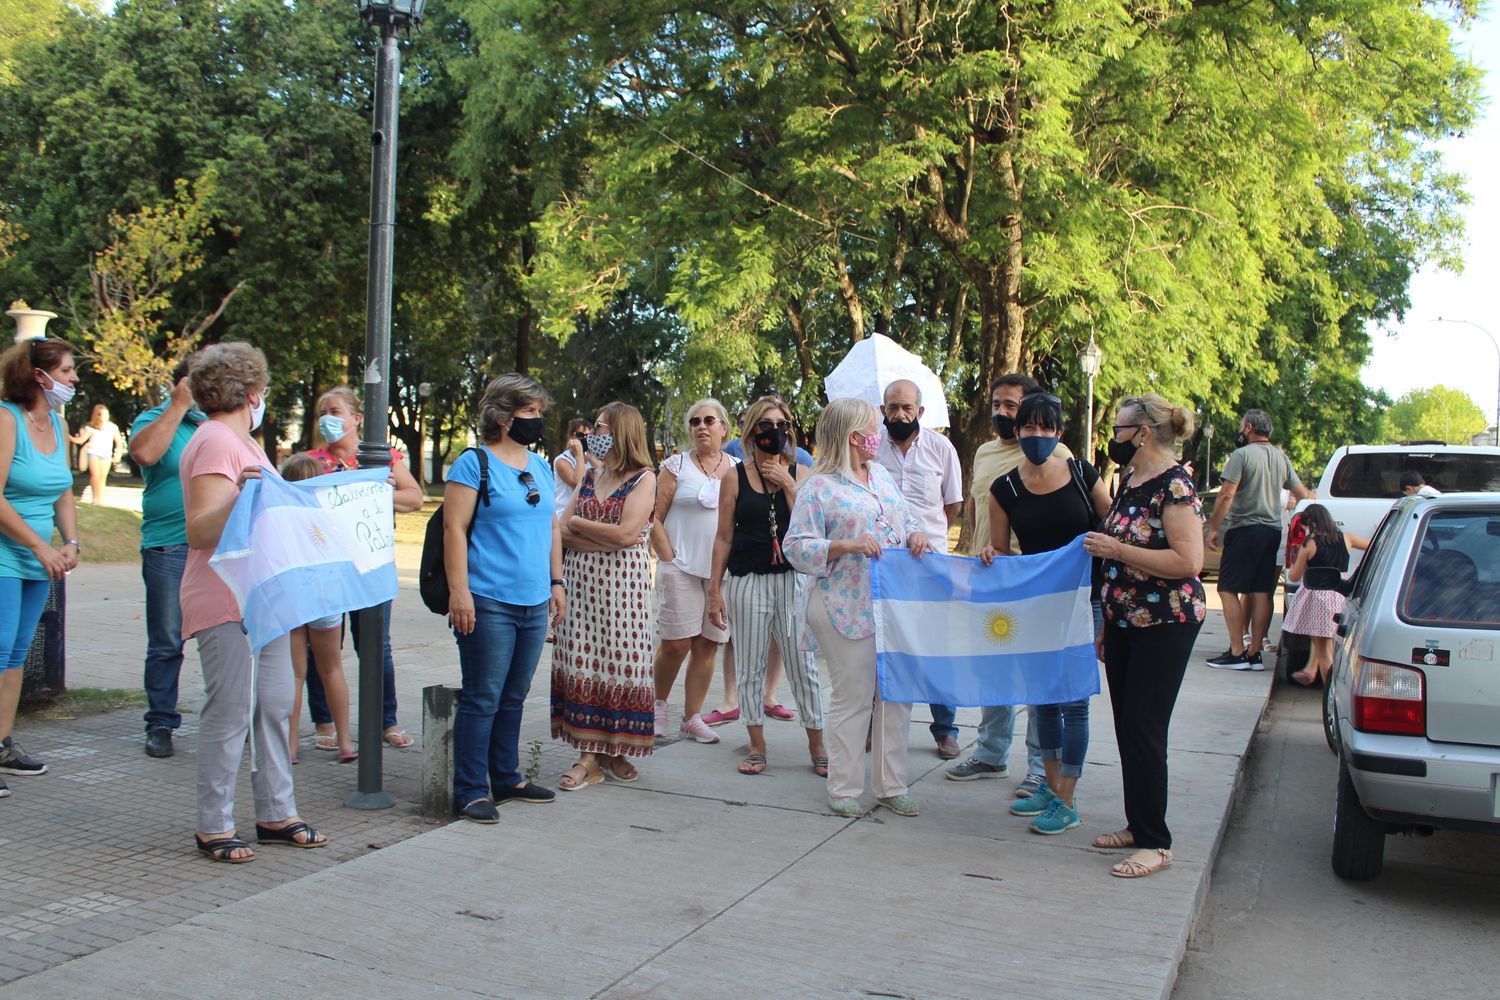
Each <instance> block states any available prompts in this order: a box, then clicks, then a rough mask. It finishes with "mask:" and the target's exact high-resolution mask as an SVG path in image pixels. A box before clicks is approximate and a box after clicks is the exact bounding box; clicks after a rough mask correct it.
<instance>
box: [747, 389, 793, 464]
mask: <svg viewBox="0 0 1500 1000" xmlns="http://www.w3.org/2000/svg"><path fill="white" fill-rule="evenodd" d="M772 410H780V411H781V412H782V413H783V414H785V416H786V419H787V422H788V423H790V424H791V425H792V429H791V431H789V432H788V433H787V436H786V447H785V448H783V449H782V451H781V454H782V457H784V458H789V459H792V460H793V461H795V460H796V456H797V433H796V430H797V421H796V420H795V419H793V417H792V411H791V410H789V409H787V405H786V401H785V400H783V399H782V398H781V397H780V396H762V397H760V398H759V399H757V400H756V401H755V402H753V403H751V404H750V408H749V409H748V410H746V411H745V429H744V436H743V437H742V438H741V439H740V440H741V442H742V443H743V445H744V448H745V454H746V455H749V454H750V453H751V452H752V451H753V450H754V448H755V441H754V439H755V425H756V424H758V423H760V422H761V421H762V420H763V419H765V416H766V414H767V413H770V412H771V411H772Z"/></svg>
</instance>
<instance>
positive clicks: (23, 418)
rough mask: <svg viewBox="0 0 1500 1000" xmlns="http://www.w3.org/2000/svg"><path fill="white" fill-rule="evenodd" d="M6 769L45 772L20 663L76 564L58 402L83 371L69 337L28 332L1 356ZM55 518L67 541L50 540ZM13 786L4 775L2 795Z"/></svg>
mask: <svg viewBox="0 0 1500 1000" xmlns="http://www.w3.org/2000/svg"><path fill="white" fill-rule="evenodd" d="M0 380H3V382H4V388H3V393H4V397H5V399H4V402H0V495H3V499H0V773H3V774H20V775H34V774H45V773H46V771H47V765H46V764H43V763H42V762H41V761H39V760H37V759H36V758H35V757H32V756H30V755H29V754H27V753H26V752H25V751H23V750H22V749H21V748H20V747H19V746H17V745H16V742H15V740H13V739H12V738H11V733H10V731H11V727H12V726H14V725H15V722H16V705H17V704H18V703H19V701H20V698H21V675H22V673H23V671H22V669H21V668H22V667H23V666H24V665H25V663H26V653H27V652H28V651H29V650H30V649H31V637H32V635H33V634H35V632H36V623H37V621H39V620H40V619H41V617H42V609H43V608H44V607H45V606H46V604H47V593H48V591H49V590H50V588H51V586H52V581H53V580H60V579H62V576H63V574H64V573H66V572H67V571H68V570H70V569H73V568H74V567H75V566H77V565H78V552H79V544H78V522H77V520H76V513H75V510H74V507H73V490H72V486H73V471H72V469H70V468H69V466H68V446H67V443H66V440H65V439H66V438H67V430H66V429H65V428H64V427H63V425H62V421H61V420H59V419H58V417H57V413H56V412H55V408H56V407H59V406H62V405H63V404H65V403H67V401H68V400H69V399H71V398H73V387H74V386H75V385H77V384H78V374H77V373H76V372H75V371H74V370H73V348H72V347H71V346H70V345H69V344H68V343H67V341H64V340H55V339H54V340H46V339H38V340H29V341H26V342H25V343H21V344H17V345H16V346H14V347H12V348H11V349H10V350H8V351H6V352H5V354H4V356H3V357H0ZM54 525H55V526H56V527H57V528H58V529H59V530H61V532H62V537H63V542H62V544H61V545H60V546H58V547H57V548H53V547H52V529H53V527H54ZM9 794H10V789H9V788H8V787H7V786H6V784H5V781H4V780H3V779H0V798H4V797H5V796H7V795H9Z"/></svg>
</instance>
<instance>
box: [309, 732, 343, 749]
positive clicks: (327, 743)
mask: <svg viewBox="0 0 1500 1000" xmlns="http://www.w3.org/2000/svg"><path fill="white" fill-rule="evenodd" d="M313 747H314V748H315V749H318V750H331V751H333V752H334V753H338V752H339V738H338V736H336V735H335V734H333V733H314V734H313Z"/></svg>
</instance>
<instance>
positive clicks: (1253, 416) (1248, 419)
mask: <svg viewBox="0 0 1500 1000" xmlns="http://www.w3.org/2000/svg"><path fill="white" fill-rule="evenodd" d="M1244 422H1245V423H1247V424H1249V425H1250V430H1251V431H1252V432H1254V433H1256V434H1259V435H1261V436H1263V437H1270V436H1271V415H1270V414H1269V413H1267V412H1266V411H1265V410H1246V411H1245V416H1244Z"/></svg>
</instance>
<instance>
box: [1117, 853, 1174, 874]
mask: <svg viewBox="0 0 1500 1000" xmlns="http://www.w3.org/2000/svg"><path fill="white" fill-rule="evenodd" d="M1170 867H1172V852H1171V851H1166V850H1162V849H1161V848H1143V849H1142V850H1139V851H1136V852H1135V853H1134V854H1132V855H1131V856H1130V857H1128V858H1126V859H1125V860H1124V861H1121V862H1120V863H1119V864H1117V865H1115V866H1114V867H1113V868H1111V869H1110V870H1109V873H1110V874H1111V875H1113V876H1114V877H1115V878H1145V877H1146V876H1147V875H1155V874H1156V873H1157V872H1159V871H1161V870H1162V869H1163V868H1170Z"/></svg>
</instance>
